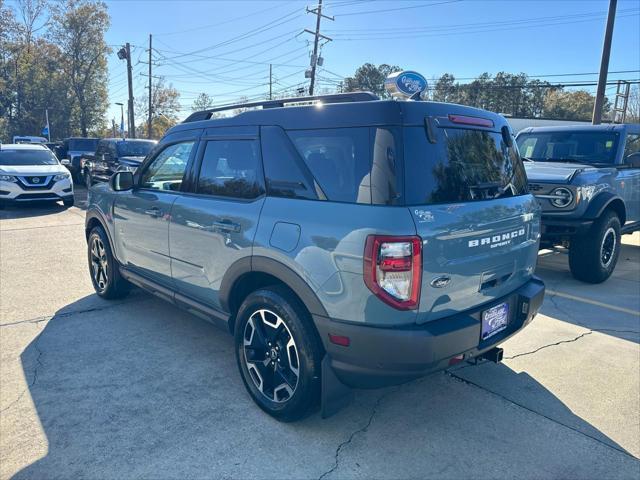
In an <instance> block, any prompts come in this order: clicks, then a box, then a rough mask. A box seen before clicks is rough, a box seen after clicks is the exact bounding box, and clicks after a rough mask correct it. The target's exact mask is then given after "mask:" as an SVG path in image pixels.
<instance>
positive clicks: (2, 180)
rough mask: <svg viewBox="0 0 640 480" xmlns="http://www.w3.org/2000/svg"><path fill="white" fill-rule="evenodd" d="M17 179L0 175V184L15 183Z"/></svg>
mask: <svg viewBox="0 0 640 480" xmlns="http://www.w3.org/2000/svg"><path fill="white" fill-rule="evenodd" d="M17 181H18V179H17V178H16V177H14V176H13V175H0V182H17Z"/></svg>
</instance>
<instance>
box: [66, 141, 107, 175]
mask: <svg viewBox="0 0 640 480" xmlns="http://www.w3.org/2000/svg"><path fill="white" fill-rule="evenodd" d="M99 140H100V139H99V138H84V137H72V138H66V139H65V140H64V141H63V142H62V147H61V148H60V150H59V152H60V153H58V152H56V154H57V155H58V157H59V158H60V159H62V158H66V159H68V160H69V165H68V168H69V171H70V172H71V174H72V175H73V178H74V179H75V180H76V181H80V179H81V172H82V169H81V168H80V159H81V158H82V156H83V155H87V154H93V153H95V151H96V147H97V146H98V141H99Z"/></svg>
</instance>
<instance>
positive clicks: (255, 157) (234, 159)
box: [198, 140, 264, 199]
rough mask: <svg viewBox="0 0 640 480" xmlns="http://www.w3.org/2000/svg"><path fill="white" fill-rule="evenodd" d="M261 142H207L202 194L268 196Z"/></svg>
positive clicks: (247, 197) (236, 196)
mask: <svg viewBox="0 0 640 480" xmlns="http://www.w3.org/2000/svg"><path fill="white" fill-rule="evenodd" d="M263 184H264V182H263V179H262V168H261V165H260V155H259V150H258V142H256V141H255V140H212V141H209V142H208V143H207V146H206V148H205V151H204V156H203V158H202V165H201V167H200V175H199V177H198V193H200V194H205V195H216V196H222V197H231V198H243V199H253V198H257V197H259V196H260V195H262V194H263V193H264V186H263Z"/></svg>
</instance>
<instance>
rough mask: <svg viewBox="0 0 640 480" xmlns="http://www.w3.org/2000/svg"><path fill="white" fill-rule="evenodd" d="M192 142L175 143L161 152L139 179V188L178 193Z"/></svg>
mask: <svg viewBox="0 0 640 480" xmlns="http://www.w3.org/2000/svg"><path fill="white" fill-rule="evenodd" d="M193 145H194V142H185V143H176V144H175V145H170V146H168V147H167V148H165V149H164V150H162V151H161V152H160V153H159V154H158V156H156V158H155V159H154V160H153V161H152V162H151V163H150V164H149V166H148V167H147V168H146V169H145V171H144V173H143V174H142V176H141V178H140V187H141V188H150V189H152V190H170V191H179V190H180V188H181V187H182V179H183V178H184V173H185V171H186V169H187V164H188V163H189V157H190V156H191V151H192V150H193Z"/></svg>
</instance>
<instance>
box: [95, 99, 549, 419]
mask: <svg viewBox="0 0 640 480" xmlns="http://www.w3.org/2000/svg"><path fill="white" fill-rule="evenodd" d="M314 100H319V101H320V103H319V104H318V105H309V103H310V102H312V101H314ZM301 101H302V102H307V105H305V106H295V102H301ZM291 103H294V106H290V107H285V106H284V105H285V104H291ZM256 106H261V107H262V109H259V110H249V111H245V112H244V113H239V114H237V115H235V116H231V117H228V118H215V119H214V118H211V117H212V114H213V113H214V112H216V111H219V109H216V110H209V111H204V112H198V113H195V114H193V115H191V116H190V117H189V118H188V119H187V120H185V122H183V123H182V124H180V125H178V126H176V127H174V128H172V129H171V130H169V131H168V132H167V134H166V135H165V136H164V138H163V139H162V140H161V141H160V143H159V146H158V148H156V149H155V150H154V152H153V153H152V154H151V155H149V156H148V157H147V159H146V160H145V161H144V162H143V164H142V165H141V166H140V167H139V168H138V169H137V170H136V172H135V174H133V173H132V172H130V171H120V172H117V173H116V174H115V175H114V176H113V177H112V178H111V180H110V182H109V183H105V184H101V185H96V186H94V187H93V188H92V189H91V191H90V196H89V205H88V209H87V216H86V236H87V242H88V264H89V270H90V273H91V279H92V282H93V286H94V288H95V291H96V292H97V294H98V295H99V296H101V297H103V298H108V299H111V298H118V297H121V296H123V295H125V294H126V292H127V290H128V288H129V286H130V284H134V285H138V286H141V287H143V288H145V289H148V290H149V291H151V292H153V293H155V294H157V295H159V296H160V297H162V298H164V299H166V300H168V301H170V302H173V303H175V304H176V305H179V306H182V307H184V308H186V309H187V310H189V311H190V312H193V313H195V314H198V315H200V316H202V317H204V318H207V319H210V320H212V321H214V322H217V323H219V324H221V325H223V326H224V327H225V328H226V329H228V331H229V332H231V333H232V334H233V335H234V338H235V353H236V359H237V363H238V367H239V370H240V374H241V376H242V379H243V381H244V384H245V386H246V389H247V391H248V392H249V394H250V395H251V397H252V398H253V400H254V401H255V402H256V403H257V405H258V406H259V407H260V408H262V409H263V410H264V411H266V412H267V413H269V414H270V415H273V416H274V417H276V418H277V419H279V420H283V421H292V420H296V419H299V418H301V417H303V416H305V415H306V414H307V413H308V412H309V411H310V410H311V409H312V408H313V407H314V406H315V405H316V401H317V400H318V397H320V402H321V405H322V411H323V415H328V414H330V413H331V412H332V411H334V410H335V408H337V405H339V403H340V402H339V400H337V399H336V398H338V399H340V398H344V397H343V396H342V394H338V393H337V392H344V391H345V390H346V389H347V387H346V386H350V387H367V388H372V387H381V386H385V385H390V384H397V383H401V382H405V381H407V380H410V379H414V378H417V377H420V376H423V375H426V374H427V373H430V372H433V371H437V370H440V369H444V368H447V367H448V366H450V365H452V364H455V363H457V362H461V361H466V360H476V359H491V360H494V361H499V360H500V358H501V356H502V350H501V349H500V348H498V347H497V345H498V344H500V343H502V342H503V341H505V340H506V339H507V338H509V337H511V336H512V335H513V334H515V333H516V332H518V331H519V330H521V329H522V328H523V327H524V326H525V325H527V324H528V323H529V322H531V320H532V319H533V317H534V316H535V315H536V313H537V312H538V309H539V308H540V305H541V303H542V299H543V295H544V285H543V283H542V282H541V281H540V280H539V279H538V278H536V277H534V268H535V264H536V258H537V252H538V243H539V235H540V208H539V206H538V204H537V202H536V200H535V198H534V197H533V196H532V195H530V194H529V193H528V191H527V181H526V176H525V171H524V167H523V165H522V162H521V160H520V157H519V155H518V151H517V149H516V148H515V142H514V140H513V137H512V135H511V132H510V130H509V127H508V125H507V123H506V121H505V119H504V118H502V117H501V116H499V115H496V114H493V113H490V112H487V111H483V110H478V109H474V108H470V107H464V106H460V105H451V104H444V103H431V102H423V101H405V102H401V101H390V100H389V101H379V99H378V97H376V96H375V95H373V94H371V93H365V92H359V93H350V94H340V95H332V96H324V97H307V98H303V99H288V100H277V101H267V102H260V103H254V104H245V105H239V106H235V107H229V108H230V109H233V108H239V107H256ZM345 385H346V386H345Z"/></svg>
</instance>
